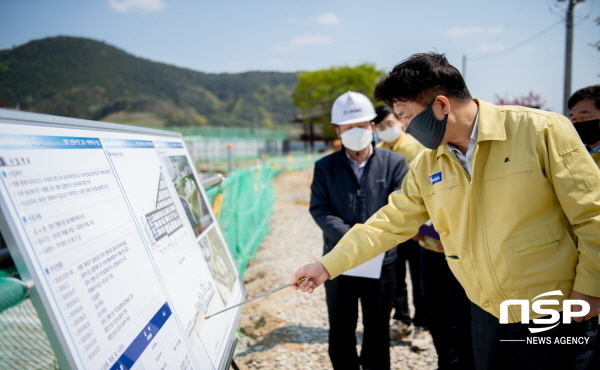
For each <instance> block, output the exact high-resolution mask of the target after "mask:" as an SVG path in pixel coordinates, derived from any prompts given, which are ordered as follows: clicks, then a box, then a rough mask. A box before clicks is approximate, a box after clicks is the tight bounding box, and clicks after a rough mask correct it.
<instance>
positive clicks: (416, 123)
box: [406, 105, 448, 149]
mask: <svg viewBox="0 0 600 370" xmlns="http://www.w3.org/2000/svg"><path fill="white" fill-rule="evenodd" d="M447 123H448V115H446V117H444V119H443V120H439V119H437V118H435V116H434V115H433V109H432V108H431V105H428V106H427V107H426V108H425V110H424V111H422V112H421V113H419V114H417V115H416V116H414V117H413V119H412V120H411V121H410V125H408V127H407V128H406V133H407V134H411V135H412V136H413V137H414V138H415V139H417V140H418V141H419V142H420V143H421V144H422V145H423V146H424V147H425V148H428V149H436V148H437V147H438V146H440V144H441V143H442V139H443V138H444V133H445V132H446V124H447Z"/></svg>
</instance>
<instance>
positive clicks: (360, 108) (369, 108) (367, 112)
mask: <svg viewBox="0 0 600 370" xmlns="http://www.w3.org/2000/svg"><path fill="white" fill-rule="evenodd" d="M375 117H377V113H375V108H373V104H372V103H371V101H370V100H369V98H367V97H366V96H364V95H363V94H361V93H357V92H354V91H348V92H347V93H344V94H343V95H342V96H340V97H339V98H337V99H336V100H335V102H334V103H333V107H332V108H331V123H334V124H336V125H350V124H352V123H359V122H370V121H372V120H373V118H375Z"/></svg>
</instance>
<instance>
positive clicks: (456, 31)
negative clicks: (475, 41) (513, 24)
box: [446, 26, 504, 38]
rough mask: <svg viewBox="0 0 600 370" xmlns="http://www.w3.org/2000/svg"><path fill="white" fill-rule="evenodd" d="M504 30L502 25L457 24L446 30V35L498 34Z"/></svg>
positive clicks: (457, 36)
mask: <svg viewBox="0 0 600 370" xmlns="http://www.w3.org/2000/svg"><path fill="white" fill-rule="evenodd" d="M502 32H504V28H502V27H487V28H484V27H461V26H456V27H454V28H451V29H449V30H447V31H446V36H450V37H452V38H461V37H469V36H475V35H497V34H499V33H502Z"/></svg>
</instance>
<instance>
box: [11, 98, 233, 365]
mask: <svg viewBox="0 0 600 370" xmlns="http://www.w3.org/2000/svg"><path fill="white" fill-rule="evenodd" d="M193 163H194V162H193V161H192V159H191V158H190V156H189V154H188V152H187V150H186V148H185V145H184V143H183V140H182V138H181V135H179V134H177V133H173V132H168V131H161V130H151V129H144V128H136V127H132V126H125V125H117V124H107V123H102V122H93V121H84V120H76V119H69V118H64V117H55V116H47V115H40V114H33V113H24V112H18V111H11V110H5V109H0V195H1V196H0V210H1V213H2V220H1V221H0V231H1V232H2V235H3V236H4V239H5V240H6V243H7V246H8V248H9V250H10V253H11V255H12V257H13V260H15V264H16V265H17V269H18V270H19V273H20V275H21V278H22V279H23V280H30V281H32V282H33V283H34V288H33V289H32V292H31V296H32V300H33V303H34V305H35V306H36V309H37V311H38V314H39V315H40V318H41V320H42V323H43V325H44V329H45V330H46V332H47V334H48V337H49V338H50V341H51V343H52V346H53V348H54V351H55V354H56V356H57V358H58V361H59V365H60V367H61V368H64V369H94V370H117V369H119V370H121V369H181V370H184V369H202V370H205V369H215V370H216V369H225V368H228V367H229V362H230V360H231V356H232V355H233V349H234V348H233V347H234V345H235V337H234V334H235V330H236V328H237V321H238V319H239V309H235V310H230V311H227V312H225V313H223V314H221V315H217V316H215V317H214V318H211V319H210V320H205V319H204V317H205V316H207V315H208V314H211V313H214V312H216V311H218V310H220V309H223V308H225V307H227V306H230V305H233V304H236V303H238V302H240V301H241V300H242V299H243V297H244V295H245V291H244V286H243V283H242V282H241V279H240V278H239V276H238V273H237V271H236V268H235V264H234V263H233V260H232V258H231V255H230V253H229V251H228V248H227V246H226V243H225V240H224V238H223V235H222V233H221V230H220V228H219V225H218V223H217V222H216V221H215V216H214V214H213V213H212V210H211V207H209V203H208V200H207V197H206V193H205V191H204V189H203V188H202V186H200V181H199V177H198V174H197V173H196V170H195V168H194V164H193Z"/></svg>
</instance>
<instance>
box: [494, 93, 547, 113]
mask: <svg viewBox="0 0 600 370" xmlns="http://www.w3.org/2000/svg"><path fill="white" fill-rule="evenodd" d="M495 104H496V105H520V106H523V107H530V108H537V109H544V110H548V108H547V107H544V105H545V104H546V101H545V100H544V99H542V97H541V96H540V95H538V94H534V93H533V91H531V92H529V94H528V95H525V96H520V97H517V98H513V99H508V98H502V97H500V96H498V95H496V101H495Z"/></svg>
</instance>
